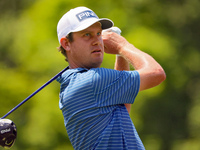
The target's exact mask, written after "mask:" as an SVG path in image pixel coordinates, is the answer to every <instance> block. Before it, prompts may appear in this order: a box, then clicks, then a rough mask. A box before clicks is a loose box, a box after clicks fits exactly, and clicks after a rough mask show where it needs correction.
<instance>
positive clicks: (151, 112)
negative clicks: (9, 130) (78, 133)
mask: <svg viewBox="0 0 200 150" xmlns="http://www.w3.org/2000/svg"><path fill="white" fill-rule="evenodd" d="M77 6H86V7H89V8H91V9H92V10H94V11H95V12H96V13H97V14H98V16H99V17H101V18H102V17H106V18H110V19H111V20H113V21H114V23H115V26H118V27H119V28H121V30H122V35H123V36H124V37H126V38H127V40H128V41H129V42H131V43H132V44H134V45H135V46H136V47H138V48H139V49H141V50H143V51H144V52H147V53H148V54H150V55H152V56H153V57H154V58H155V59H156V60H157V61H158V62H159V63H160V64H161V65H162V66H163V68H164V70H165V71H166V74H167V79H166V81H164V82H163V83H162V84H161V85H159V86H157V87H155V88H152V89H149V90H146V91H143V92H141V93H139V95H138V97H137V98H136V101H135V103H134V105H132V110H131V118H132V120H133V122H134V124H135V126H136V128H137V130H138V132H139V135H140V137H141V139H142V141H143V143H144V145H145V147H146V149H147V150H180V149H181V150H191V149H192V150H199V149H200V143H199V141H200V92H199V89H200V78H199V77H200V67H199V64H200V42H199V41H200V28H199V27H200V9H199V8H200V1H199V0H163V1H159V0H152V1H145V0H123V1H116V0H110V1H107V0H101V1H95V3H94V1H92V0H76V1H69V0H57V1H49V0H29V1H27V0H1V1H0V33H1V36H0V72H1V73H0V83H1V86H0V116H3V115H4V114H6V113H7V112H8V111H9V110H10V109H12V108H13V107H14V106H16V105H17V104H18V103H20V102H21V101H22V100H23V99H24V98H26V97H27V96H29V95H30V94H31V93H32V92H34V91H35V90H36V89H38V88H39V87H40V86H41V85H43V84H44V83H45V82H46V81H48V80H49V79H50V78H51V77H53V76H54V75H55V74H56V73H58V72H59V71H60V70H62V69H63V68H65V67H66V66H67V63H66V62H65V61H64V57H63V56H62V55H61V54H60V53H59V52H58V50H57V49H56V47H58V46H59V44H58V41H57V34H56V26H57V22H58V20H59V19H60V17H61V16H62V15H63V14H64V13H65V12H67V11H68V10H69V9H71V8H74V7H77ZM114 61H115V56H113V55H108V54H105V59H104V62H103V64H102V67H106V68H113V66H114ZM58 100H59V84H58V83H57V82H56V81H55V82H53V83H51V84H50V85H49V86H47V87H46V88H45V89H43V90H42V91H41V92H40V93H38V94H37V95H35V96H34V97H33V98H32V99H31V100H30V101H28V102H27V103H26V104H24V105H23V106H21V107H20V108H19V109H17V110H16V111H15V112H14V113H13V114H11V115H10V116H9V117H8V118H9V119H11V120H13V121H14V122H15V123H16V125H17V128H18V137H17V140H16V143H15V145H14V146H13V147H12V149H13V150H38V149H39V150H46V149H48V150H61V149H72V146H71V144H70V142H69V139H68V137H67V133H66V130H65V127H64V123H63V117H62V114H61V111H60V110H59V107H58ZM0 149H1V148H0Z"/></svg>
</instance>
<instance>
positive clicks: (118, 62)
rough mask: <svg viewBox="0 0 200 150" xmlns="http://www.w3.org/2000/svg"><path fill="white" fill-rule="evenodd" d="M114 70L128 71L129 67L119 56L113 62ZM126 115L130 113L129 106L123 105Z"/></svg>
mask: <svg viewBox="0 0 200 150" xmlns="http://www.w3.org/2000/svg"><path fill="white" fill-rule="evenodd" d="M115 70H120V71H122V70H126V71H129V70H130V66H129V63H128V61H127V60H126V59H125V58H123V57H122V56H120V55H116V60H115ZM124 105H125V107H126V109H127V111H128V113H130V111H131V104H124Z"/></svg>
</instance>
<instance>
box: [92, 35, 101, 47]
mask: <svg viewBox="0 0 200 150" xmlns="http://www.w3.org/2000/svg"><path fill="white" fill-rule="evenodd" d="M101 42H102V37H101V36H95V37H94V41H93V45H99V44H101Z"/></svg>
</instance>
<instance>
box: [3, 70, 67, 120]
mask: <svg viewBox="0 0 200 150" xmlns="http://www.w3.org/2000/svg"><path fill="white" fill-rule="evenodd" d="M67 69H68V67H66V68H65V69H63V70H62V71H61V72H59V73H58V74H57V75H55V76H54V77H53V78H51V79H50V80H49V81H48V82H46V83H45V84H44V85H42V86H41V87H40V88H39V89H37V90H36V91H35V92H33V93H32V94H31V95H29V96H28V97H27V98H26V99H24V100H23V101H22V102H21V103H19V104H18V105H17V106H15V107H14V108H13V109H11V110H10V111H9V112H8V113H7V114H5V115H4V116H3V117H1V118H0V119H4V118H6V117H7V116H8V115H10V114H11V113H12V112H13V111H15V110H16V109H17V108H19V107H20V106H21V105H23V104H24V103H25V102H27V101H28V100H29V99H30V98H31V97H33V96H34V95H35V94H37V93H38V92H39V91H41V90H42V89H43V88H44V87H46V86H47V85H49V84H50V83H51V82H52V81H54V80H55V79H56V78H58V77H59V76H60V75H61V74H62V73H63V72H65V71H66V70H67Z"/></svg>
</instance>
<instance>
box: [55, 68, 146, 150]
mask: <svg viewBox="0 0 200 150" xmlns="http://www.w3.org/2000/svg"><path fill="white" fill-rule="evenodd" d="M57 81H58V82H60V84H61V88H60V95H59V97H60V101H59V107H60V109H61V110H62V113H63V116H64V123H65V127H66V130H67V134H68V136H69V139H70V142H71V144H72V146H73V148H74V149H75V150H93V149H95V150H112V149H113V150H144V149H145V148H144V146H143V143H142V141H141V139H140V137H139V136H138V133H137V131H136V129H135V127H134V124H133V122H132V120H131V118H130V116H129V114H128V111H127V109H126V107H125V106H124V104H125V103H131V104H132V103H133V102H134V100H135V97H136V95H137V94H138V92H139V86H140V76H139V73H138V72H137V71H117V70H113V69H105V68H92V69H89V70H87V69H84V68H76V69H68V70H67V71H65V72H64V73H63V74H62V75H61V76H60V77H58V79H57Z"/></svg>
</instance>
